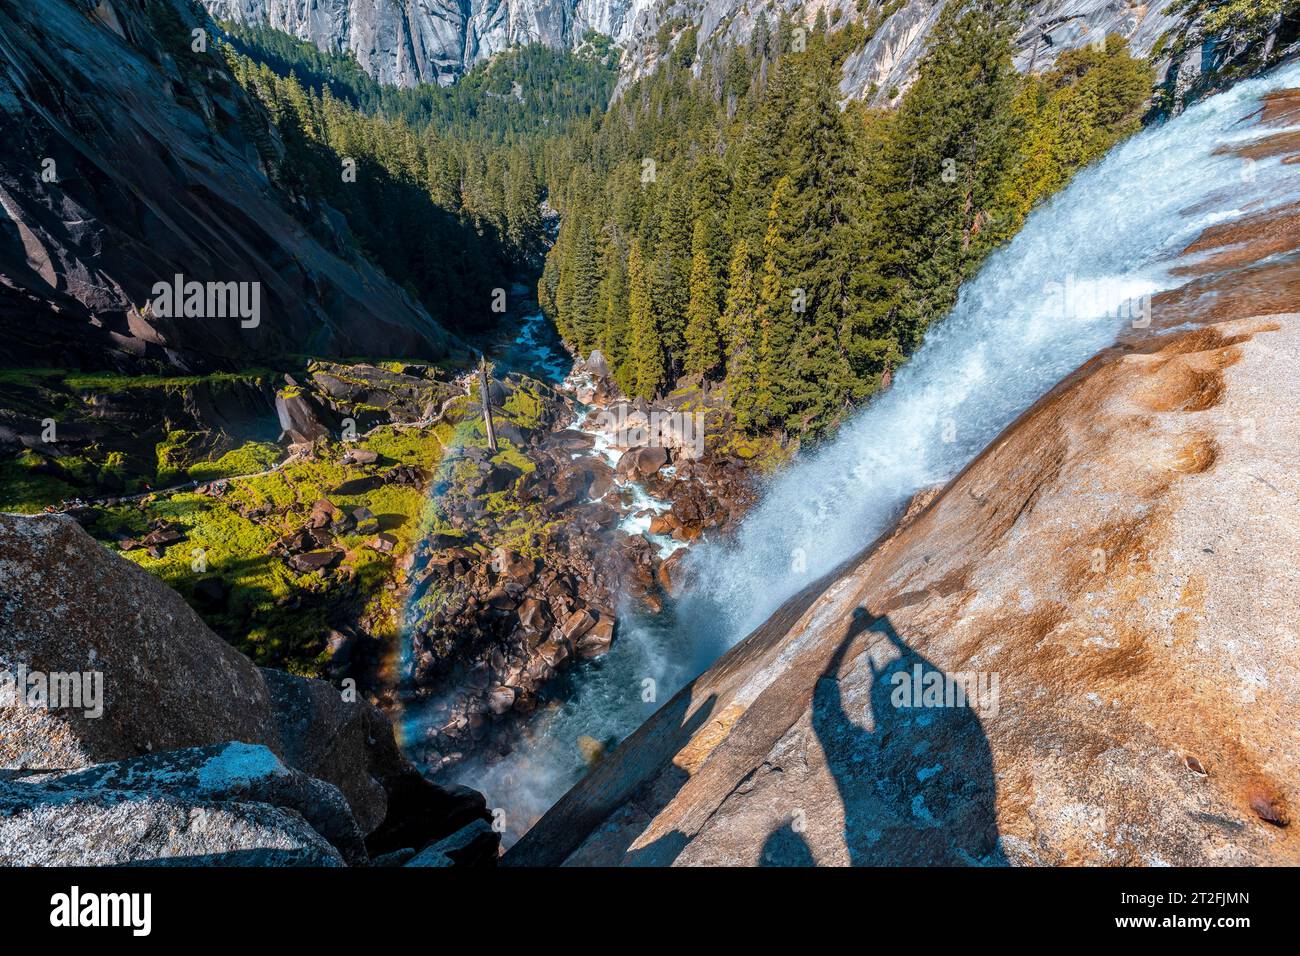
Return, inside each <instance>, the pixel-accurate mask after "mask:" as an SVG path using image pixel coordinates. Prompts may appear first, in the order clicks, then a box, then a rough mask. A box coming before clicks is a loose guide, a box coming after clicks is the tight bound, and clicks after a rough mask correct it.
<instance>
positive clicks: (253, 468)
mask: <svg viewBox="0 0 1300 956" xmlns="http://www.w3.org/2000/svg"><path fill="white" fill-rule="evenodd" d="M283 457H284V455H283V453H282V452H281V451H280V446H278V445H275V444H273V443H271V442H263V441H252V442H247V443H246V444H243V445H241V446H240V447H238V448H235V449H232V450H231V451H228V452H226V453H225V454H224V455H222V456H221V457H220V458H218V459H217V460H216V461H201V462H197V463H195V464H193V465H191V466H190V468H189V477H190V478H192V479H193V480H195V481H215V480H217V479H218V478H230V477H232V476H234V475H249V474H253V473H255V472H259V471H266V470H267V469H268V468H272V467H274V466H275V464H276V462H278V461H279V460H280V459H281V458H283Z"/></svg>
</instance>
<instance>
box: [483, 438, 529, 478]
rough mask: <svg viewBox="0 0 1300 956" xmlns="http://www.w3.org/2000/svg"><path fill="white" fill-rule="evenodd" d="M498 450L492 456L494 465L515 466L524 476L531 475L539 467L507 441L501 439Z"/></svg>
mask: <svg viewBox="0 0 1300 956" xmlns="http://www.w3.org/2000/svg"><path fill="white" fill-rule="evenodd" d="M497 448H498V449H499V450H498V451H497V453H496V454H495V455H493V456H492V461H493V463H494V464H498V465H513V466H514V467H515V468H518V469H519V470H520V471H522V472H523V473H524V474H529V473H531V472H533V471H535V470H536V469H537V465H536V464H534V463H533V460H532V459H531V458H529V457H528V456H527V455H525V454H524V453H523V452H521V451H520V450H519V449H517V448H516V447H515V446H514V445H513V444H512V443H511V442H510V441H508V440H507V439H504V438H503V439H501V440H500V441H499V442H498V443H497Z"/></svg>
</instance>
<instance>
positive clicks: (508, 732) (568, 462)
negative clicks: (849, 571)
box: [404, 379, 749, 773]
mask: <svg viewBox="0 0 1300 956" xmlns="http://www.w3.org/2000/svg"><path fill="white" fill-rule="evenodd" d="M504 387H507V388H509V389H511V390H512V393H513V390H516V389H519V388H522V387H524V386H523V383H521V382H519V381H516V380H514V379H510V380H507V381H506V382H505V383H504ZM536 394H538V395H539V396H540V407H541V414H540V416H539V418H540V419H541V420H543V421H551V422H555V423H559V422H563V421H571V420H572V418H573V413H572V410H571V408H569V407H567V406H566V405H565V404H564V403H563V402H562V400H560V399H558V398H556V397H555V396H553V395H548V394H545V393H536ZM630 407H631V408H632V410H633V411H634V412H635V413H636V414H646V413H647V412H648V411H649V406H648V405H645V404H644V403H642V404H641V405H640V406H638V405H635V404H631V405H630ZM594 445H595V441H594V439H593V436H592V435H591V434H590V433H589V432H585V431H580V430H575V429H568V428H556V429H555V430H554V431H552V432H550V433H548V434H545V435H543V436H538V437H536V438H535V439H533V440H532V443H531V444H530V445H529V447H528V455H527V457H528V460H529V463H530V467H529V468H526V469H514V468H510V467H509V466H503V465H502V464H501V463H500V461H496V462H494V461H493V458H492V456H491V454H490V452H488V451H486V450H485V449H483V448H481V447H478V446H475V445H469V446H467V447H466V448H465V449H464V450H463V452H462V454H463V458H462V459H461V462H462V463H461V464H459V465H458V468H460V469H461V473H462V475H463V476H464V477H462V478H458V479H457V480H456V481H453V482H452V483H451V485H450V486H449V487H447V488H446V489H445V490H443V492H442V493H441V494H440V497H439V499H438V507H439V510H440V511H441V512H442V513H443V515H444V517H445V519H446V522H447V524H448V525H449V526H450V527H451V528H452V529H455V530H456V532H457V533H455V534H449V533H443V534H441V535H438V536H436V537H434V538H430V539H429V540H427V541H424V542H421V543H419V544H417V546H416V549H415V553H414V558H413V561H412V566H411V580H412V582H413V586H412V591H411V606H412V608H413V618H414V621H415V623H414V625H413V626H412V628H411V632H410V633H411V654H410V655H409V658H408V660H407V665H406V668H405V670H404V679H405V680H406V682H407V688H406V690H404V693H405V694H406V695H407V697H408V700H410V699H411V698H412V697H413V698H414V700H415V702H416V705H417V706H424V707H425V708H426V709H425V711H424V717H423V718H422V720H421V723H422V724H423V727H424V733H423V740H422V742H420V743H417V744H416V745H415V747H414V748H413V750H414V751H415V752H416V753H417V754H418V755H419V759H421V760H422V761H423V763H424V764H425V765H426V766H427V767H428V768H429V769H430V770H431V771H432V772H434V773H442V772H446V771H448V769H449V768H450V767H452V766H453V765H455V764H456V763H458V762H459V761H461V760H463V759H465V758H466V757H469V756H479V757H482V758H483V759H485V760H488V761H489V762H490V761H491V760H493V759H495V757H496V756H498V755H500V754H503V753H506V752H508V751H509V750H510V748H511V747H512V746H513V741H514V740H515V739H516V737H517V735H518V734H519V733H520V731H521V727H522V723H521V720H520V718H521V717H524V716H526V715H528V714H529V713H531V712H532V711H533V710H534V709H535V708H536V707H537V705H538V701H539V699H540V698H539V695H540V694H541V693H542V691H543V690H544V688H545V687H546V686H547V684H548V683H549V682H550V681H552V680H553V679H554V678H555V676H556V674H557V673H559V672H561V671H562V670H563V669H564V668H566V667H570V666H573V665H574V664H576V663H577V662H581V661H585V660H591V659H594V658H597V657H599V656H601V655H603V654H605V653H607V652H608V651H609V650H610V648H611V647H612V646H613V644H614V642H615V641H616V640H617V627H616V619H615V615H614V613H613V610H612V608H613V606H614V605H615V603H616V601H617V600H618V599H619V598H622V597H626V598H628V599H630V601H631V602H632V603H633V604H634V605H636V606H638V607H639V608H640V609H641V610H643V611H648V612H651V613H654V612H657V611H659V610H661V609H662V607H663V602H664V599H665V593H666V592H665V591H664V589H663V588H662V586H661V583H660V579H659V575H658V573H657V571H658V567H659V553H658V548H657V546H656V545H654V544H652V543H651V542H650V541H648V540H647V539H646V538H645V537H644V536H643V535H628V534H625V533H620V532H619V531H618V530H617V528H616V526H617V524H618V523H619V521H620V519H621V518H622V517H624V516H625V515H626V514H628V512H629V509H630V508H631V507H634V506H633V505H632V501H633V497H632V493H631V488H630V484H629V483H630V482H631V481H633V480H641V481H644V482H645V484H646V487H647V488H648V489H649V490H651V491H652V492H653V493H656V494H661V495H662V496H663V498H664V500H665V501H667V502H668V503H669V505H668V506H669V508H672V507H673V501H674V499H676V500H679V501H680V502H681V504H680V505H679V506H677V507H676V511H670V512H669V514H670V515H672V517H670V518H668V519H667V520H669V521H671V522H672V525H671V528H670V529H669V531H668V533H672V532H673V531H678V532H679V536H681V537H684V538H687V539H694V538H698V537H699V536H700V535H701V534H702V533H703V531H704V529H706V528H708V529H717V530H719V531H721V530H722V529H724V528H725V527H726V526H727V524H728V523H729V521H730V520H731V519H732V518H733V517H734V516H738V515H739V514H740V513H741V512H742V511H743V508H744V507H746V506H747V504H748V501H749V499H748V497H747V493H746V492H745V491H743V490H742V481H741V478H740V473H742V472H743V471H744V468H743V466H739V465H737V464H723V463H718V462H716V461H714V460H713V459H710V458H706V459H705V460H703V461H693V460H691V459H689V458H687V457H681V462H682V464H683V465H684V466H686V473H685V475H684V476H680V477H679V476H678V475H675V474H673V473H672V472H668V473H667V474H664V472H665V469H666V466H667V465H668V464H669V462H670V461H672V457H671V456H672V455H673V454H676V452H674V451H670V450H669V449H665V448H662V447H643V448H638V449H633V450H631V451H629V453H628V454H626V455H624V462H625V464H622V466H621V467H620V469H619V471H621V472H622V474H616V470H615V469H614V468H612V467H610V465H609V463H608V461H607V460H606V459H605V458H604V457H603V456H601V455H598V454H596V453H595V448H594ZM507 469H508V470H507ZM681 470H682V469H681V467H679V468H678V469H677V471H678V473H679V474H680V472H681ZM503 472H504V473H503ZM645 476H649V477H645ZM714 488H716V489H718V490H720V491H723V492H724V493H725V494H726V495H727V496H729V497H728V500H727V502H726V503H725V504H713V503H711V502H712V497H711V495H712V491H713V489H714ZM489 496H491V497H489ZM678 514H680V515H683V516H685V518H686V520H687V521H689V522H690V527H686V525H685V524H684V523H683V521H682V519H681V518H679V517H678ZM520 527H531V528H535V529H537V530H536V531H535V532H533V533H531V534H524V535H521V534H520V532H519V531H518V530H513V531H511V533H510V538H511V541H510V544H508V545H507V544H502V543H500V541H499V537H500V536H501V535H502V532H503V530H504V529H506V528H512V529H519V528H520ZM656 530H660V529H658V528H657V529H656ZM525 552H527V553H525ZM421 701H427V704H423V705H421V704H420V702H421Z"/></svg>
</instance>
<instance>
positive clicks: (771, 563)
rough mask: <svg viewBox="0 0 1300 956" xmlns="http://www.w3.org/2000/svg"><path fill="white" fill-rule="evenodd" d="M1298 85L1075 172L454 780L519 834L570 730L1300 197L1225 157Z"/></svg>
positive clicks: (856, 538) (1278, 170) (826, 551)
mask: <svg viewBox="0 0 1300 956" xmlns="http://www.w3.org/2000/svg"><path fill="white" fill-rule="evenodd" d="M1298 85H1300V65H1295V66H1291V67H1288V68H1285V69H1283V70H1280V71H1277V72H1275V73H1273V74H1271V75H1269V76H1266V77H1263V78H1261V79H1257V80H1253V81H1250V82H1246V83H1241V84H1239V85H1238V86H1236V87H1234V88H1233V89H1231V90H1229V91H1228V92H1226V93H1222V94H1219V95H1218V96H1215V97H1212V98H1210V99H1208V100H1206V101H1204V102H1202V103H1200V104H1199V105H1197V106H1195V107H1193V108H1192V109H1190V110H1188V111H1187V112H1186V113H1184V114H1183V115H1181V116H1179V117H1177V118H1176V119H1174V120H1172V121H1170V122H1168V123H1166V124H1164V125H1162V126H1159V127H1155V128H1152V129H1148V130H1146V131H1144V132H1142V133H1141V134H1139V135H1137V136H1135V137H1133V138H1132V139H1130V140H1129V141H1127V142H1126V143H1124V144H1123V145H1121V146H1119V147H1117V148H1116V149H1114V150H1113V151H1112V152H1111V153H1110V154H1109V155H1107V156H1106V158H1105V159H1103V160H1102V161H1101V162H1099V163H1097V164H1095V165H1094V166H1092V167H1090V168H1089V169H1086V170H1084V171H1083V172H1081V173H1080V174H1079V175H1078V176H1076V177H1075V179H1074V180H1073V181H1072V182H1071V183H1070V185H1069V186H1068V187H1067V188H1066V189H1064V190H1063V191H1062V192H1061V193H1059V194H1058V195H1057V196H1055V197H1054V198H1053V199H1052V200H1051V201H1049V202H1048V203H1046V204H1044V205H1043V206H1042V207H1041V208H1039V209H1037V210H1036V211H1035V212H1034V213H1033V214H1032V215H1031V216H1030V217H1029V219H1028V221H1027V222H1026V223H1025V226H1024V228H1023V229H1022V230H1021V232H1020V234H1019V235H1017V236H1016V238H1015V239H1014V240H1013V241H1012V242H1011V243H1010V244H1009V245H1008V246H1007V247H1006V248H1004V249H1002V250H1001V251H999V252H998V253H996V254H995V255H993V256H992V257H991V258H990V259H989V261H988V262H987V263H986V264H985V265H984V267H983V268H982V270H981V271H980V273H979V274H978V276H977V277H976V278H975V279H974V280H972V281H971V282H969V283H967V285H966V286H964V287H963V289H962V291H961V294H960V296H959V299H958V302H957V305H956V307H955V308H954V309H953V310H952V312H951V313H950V314H949V315H948V316H947V317H946V318H944V319H943V320H942V321H941V322H938V323H936V324H935V325H934V326H933V327H932V328H931V330H930V332H929V333H928V334H927V336H926V339H925V342H924V344H923V345H922V347H921V348H920V349H919V350H918V351H917V352H916V354H915V355H914V356H913V357H912V358H911V360H910V361H909V362H908V363H907V365H906V366H904V367H903V368H902V369H901V370H900V372H899V373H898V374H897V376H896V377H895V380H894V384H893V387H892V388H891V389H890V390H889V391H888V392H886V393H885V394H883V395H881V396H880V397H878V398H877V399H876V400H874V401H872V402H871V403H870V404H869V405H868V406H867V407H866V408H864V409H863V410H862V411H861V412H860V413H858V414H857V415H856V416H855V417H854V418H853V419H852V420H851V421H850V422H848V423H847V424H846V425H845V426H844V427H843V428H842V429H841V430H840V432H839V434H838V435H837V436H836V438H835V440H834V441H833V442H832V443H830V444H828V445H827V446H825V447H824V448H822V449H821V450H820V451H818V452H817V453H816V454H815V455H812V456H809V457H808V458H806V459H803V460H800V461H797V462H795V463H794V464H792V465H791V466H790V467H788V468H786V469H785V470H784V471H782V472H781V473H780V474H779V475H777V476H776V477H775V478H774V479H773V480H772V481H771V482H770V483H769V484H768V486H767V487H766V488H765V490H764V493H763V496H762V501H761V503H760V504H759V506H758V507H757V508H756V509H755V510H754V511H752V512H751V513H750V514H749V515H748V516H747V517H746V519H745V521H744V522H743V524H742V526H741V527H740V529H739V531H738V533H737V534H736V535H735V536H734V538H733V539H732V540H730V541H728V542H726V543H716V544H708V545H703V546H697V547H696V548H695V549H694V550H693V551H692V553H691V555H690V557H689V558H688V561H689V562H690V564H691V567H692V570H693V571H694V576H693V580H694V582H695V583H694V585H693V587H692V591H691V593H690V594H688V595H685V596H683V597H682V599H681V600H680V601H679V602H678V606H677V609H676V613H675V615H674V620H673V621H656V620H652V619H645V618H637V617H635V616H631V617H628V618H623V619H621V620H620V632H619V637H618V640H617V641H616V642H615V645H614V648H613V650H612V651H611V652H610V654H608V655H606V657H604V658H602V659H600V660H598V661H596V662H593V663H591V664H589V665H584V667H583V668H581V669H579V670H578V671H576V672H574V673H572V674H571V675H570V676H569V678H568V679H567V680H568V686H567V687H566V688H565V694H566V695H567V696H566V697H565V698H564V699H565V702H564V703H563V704H562V705H560V706H558V707H557V708H556V709H554V710H552V711H550V712H547V713H543V714H539V716H538V718H537V720H538V724H537V725H536V727H535V728H534V735H533V737H532V739H531V741H530V742H529V743H528V744H527V745H526V746H524V747H521V748H519V749H518V750H516V752H515V753H514V754H512V755H510V756H509V757H508V758H506V759H504V760H502V761H499V762H498V763H496V764H494V765H491V766H488V767H484V766H474V765H470V766H467V767H466V768H465V770H464V771H463V773H462V776H461V779H462V781H463V782H465V783H467V784H469V785H471V786H474V787H476V788H478V789H481V790H483V791H484V792H485V793H486V794H487V798H488V802H489V806H495V807H502V808H504V809H505V810H506V819H507V822H508V823H510V824H511V828H512V829H513V830H515V832H516V833H517V831H518V828H519V827H520V825H521V824H523V825H527V821H529V820H531V819H532V818H534V817H535V816H536V815H537V814H538V813H540V812H541V811H544V810H545V809H546V808H547V807H549V806H550V805H551V804H552V803H553V802H554V801H555V800H557V799H558V798H559V797H560V796H561V795H562V794H563V793H564V791H565V790H566V789H568V787H570V786H571V785H572V784H573V783H574V782H576V780H577V779H578V778H579V777H580V776H581V774H582V773H583V770H584V765H583V762H582V758H581V756H580V754H579V750H578V746H577V740H578V738H579V737H580V736H583V735H586V736H590V737H593V738H596V739H597V740H599V741H602V742H604V741H609V740H618V739H621V738H623V737H624V736H626V735H627V734H628V733H630V732H631V731H632V730H634V729H635V728H636V726H637V725H639V724H640V723H641V722H642V721H643V720H644V719H645V718H646V717H647V716H649V714H650V713H652V712H653V711H654V710H655V709H657V707H658V706H660V705H661V704H663V703H665V702H666V701H667V700H668V699H669V697H670V696H671V695H672V693H674V692H675V691H676V690H677V689H678V688H679V687H681V686H682V685H683V684H684V683H685V682H686V681H687V680H689V679H690V678H691V677H692V676H694V675H695V674H697V673H698V672H699V671H700V670H702V669H703V668H704V667H707V666H708V665H709V664H710V663H711V662H712V661H713V660H715V659H716V658H717V656H718V655H719V654H721V653H722V652H723V651H724V650H726V649H727V648H728V647H730V646H731V645H732V644H734V643H735V642H737V641H739V640H740V639H741V638H742V637H744V636H745V635H746V634H747V633H749V632H750V631H751V630H752V629H753V628H754V627H756V626H757V625H759V624H760V623H762V622H763V621H764V620H765V619H766V618H767V617H768V616H769V615H770V614H771V613H772V612H773V611H774V610H776V608H777V607H779V606H780V604H781V603H782V602H783V601H784V600H786V599H787V598H788V597H790V596H791V595H792V594H794V593H796V592H797V591H798V590H799V589H800V588H802V587H803V586H804V585H805V584H807V583H808V582H810V581H812V580H814V579H815V578H817V577H818V576H820V575H821V574H823V573H825V572H826V571H828V570H830V569H832V568H834V567H835V566H836V565H838V564H839V563H840V562H842V561H844V560H845V559H846V558H848V557H850V556H852V555H853V554H854V553H856V552H857V551H859V550H860V549H861V548H862V547H864V546H865V545H866V544H868V543H869V542H870V541H871V540H872V539H873V538H874V537H876V536H877V535H878V534H879V533H880V532H881V531H883V530H884V529H885V528H886V527H887V525H888V523H889V522H890V521H892V520H893V519H894V517H895V516H896V514H897V513H898V510H899V509H900V507H902V506H903V505H904V504H905V502H906V501H907V500H908V499H909V498H910V497H911V495H913V494H914V493H915V492H916V491H918V490H919V489H921V488H924V487H927V486H931V485H934V484H936V483H939V482H942V481H944V480H945V479H947V478H950V477H951V476H952V475H953V474H955V473H956V472H957V471H958V470H960V468H961V467H962V466H963V465H965V464H966V463H967V462H968V461H970V460H971V458H972V457H973V456H974V455H976V454H977V453H978V452H979V451H980V450H981V449H982V448H984V447H985V446H986V445H987V444H988V443H989V442H990V441H991V440H992V439H993V438H994V437H996V436H997V434H998V433H999V432H1000V431H1001V430H1002V429H1003V428H1005V427H1006V426H1007V425H1008V424H1010V423H1011V422H1012V421H1013V420H1014V419H1015V417H1016V416H1017V415H1018V414H1020V413H1021V412H1022V411H1024V410H1025V409H1026V408H1028V407H1029V406H1030V405H1031V404H1032V403H1033V402H1034V401H1035V400H1036V399H1037V398H1038V397H1039V396H1041V395H1042V394H1044V393H1045V392H1046V391H1047V390H1048V389H1050V388H1051V387H1052V385H1054V384H1055V383H1056V382H1058V381H1059V380H1060V379H1061V378H1062V377H1063V376H1065V375H1066V374H1068V373H1069V372H1070V371H1072V370H1074V369H1075V368H1077V367H1078V366H1079V365H1081V364H1082V363H1083V362H1084V361H1086V360H1087V359H1088V358H1089V357H1090V356H1091V355H1093V354H1094V353H1096V352H1097V351H1098V350H1100V349H1102V348H1104V347H1106V346H1107V345H1109V344H1111V343H1112V342H1113V341H1114V340H1115V338H1116V336H1117V334H1118V333H1119V332H1120V331H1121V329H1122V328H1123V327H1124V326H1125V325H1126V324H1128V323H1130V322H1133V321H1135V320H1136V321H1139V322H1141V321H1143V320H1144V316H1145V313H1146V309H1148V308H1149V297H1150V296H1151V295H1153V294H1155V293H1157V292H1159V291H1162V290H1165V289H1169V288H1173V287H1176V286H1178V285H1180V284H1181V282H1182V281H1183V280H1180V279H1179V278H1178V277H1176V276H1175V275H1173V272H1172V270H1173V268H1174V267H1175V266H1176V265H1180V264H1185V262H1186V260H1185V259H1182V258H1180V257H1179V255H1178V254H1179V252H1180V251H1181V250H1182V249H1184V248H1185V247H1186V246H1187V245H1188V243H1189V242H1190V241H1191V240H1192V239H1194V238H1195V237H1196V236H1197V235H1198V234H1199V233H1200V232H1201V230H1203V229H1204V228H1205V227H1207V226H1209V225H1211V224H1213V223H1216V222H1220V221H1224V220H1228V219H1232V218H1235V217H1237V216H1240V215H1242V214H1244V213H1246V212H1251V213H1255V212H1259V211H1260V210H1262V209H1265V208H1268V207H1270V206H1276V205H1281V204H1283V203H1289V202H1294V201H1296V200H1298V199H1300V169H1297V167H1295V166H1283V165H1282V164H1281V162H1280V161H1277V160H1273V161H1259V162H1253V163H1252V162H1250V161H1248V160H1244V159H1242V158H1241V157H1239V156H1237V155H1234V154H1232V153H1230V152H1226V151H1224V150H1223V147H1225V146H1231V145H1233V144H1239V143H1244V142H1249V141H1250V140H1252V139H1255V138H1257V137H1259V136H1261V135H1263V134H1264V133H1265V132H1268V133H1276V132H1278V130H1277V129H1275V128H1274V129H1268V130H1262V129H1261V128H1260V127H1259V126H1258V125H1257V123H1256V122H1255V121H1254V120H1253V119H1252V118H1251V116H1252V114H1253V113H1254V112H1255V110H1256V108H1257V105H1258V102H1259V100H1260V98H1261V97H1262V96H1263V95H1264V94H1265V93H1267V92H1269V91H1271V90H1276V89H1284V88H1289V87H1295V86H1298ZM1157 320H1158V317H1157ZM647 680H649V681H653V684H652V685H651V684H647V683H646V682H647ZM651 691H652V692H653V693H652V695H651V693H650V692H651ZM647 696H652V697H653V699H650V700H647V699H645V698H646V697H647Z"/></svg>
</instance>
